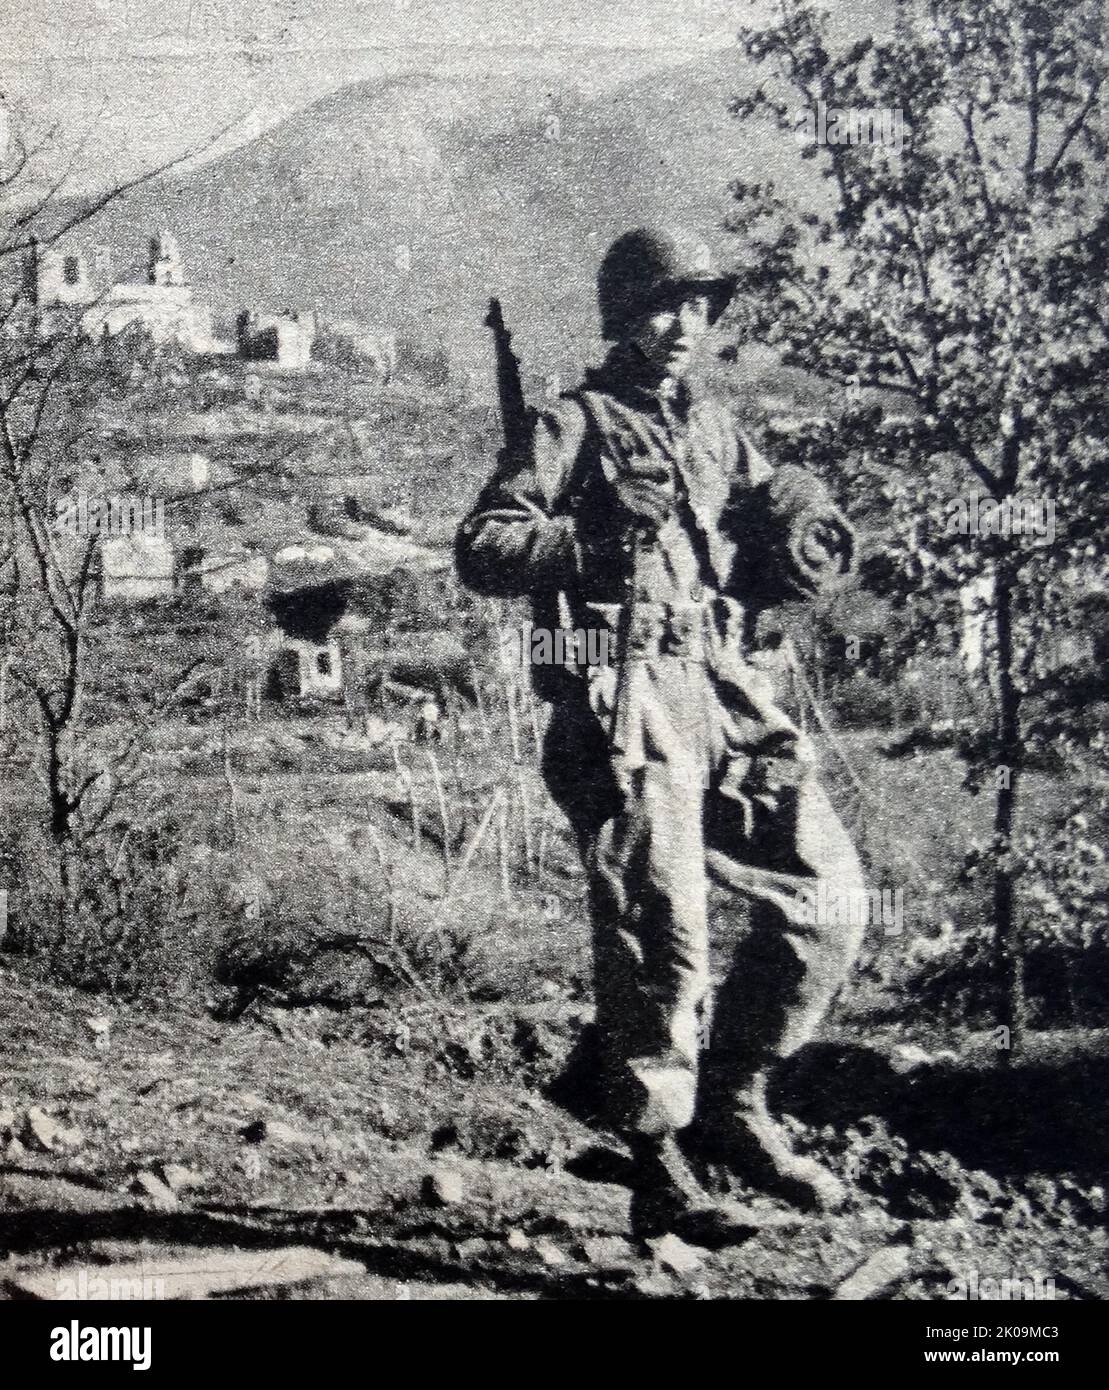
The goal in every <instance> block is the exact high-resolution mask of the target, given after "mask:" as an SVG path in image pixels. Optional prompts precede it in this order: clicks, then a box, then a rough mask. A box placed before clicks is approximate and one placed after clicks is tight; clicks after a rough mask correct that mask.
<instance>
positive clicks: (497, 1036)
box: [0, 970, 1109, 1299]
mask: <svg viewBox="0 0 1109 1390" xmlns="http://www.w3.org/2000/svg"><path fill="white" fill-rule="evenodd" d="M0 1019H2V1020H3V1021H2V1024H0V1049H2V1051H0V1250H2V1251H3V1252H4V1253H3V1256H2V1259H0V1288H2V1289H3V1290H4V1292H5V1294H6V1296H7V1297H9V1298H27V1297H32V1298H44V1297H59V1296H61V1297H66V1296H73V1290H74V1289H77V1290H80V1289H85V1290H86V1291H87V1290H88V1289H89V1288H91V1287H94V1286H95V1284H94V1282H90V1281H96V1280H101V1281H109V1280H111V1279H117V1280H119V1281H124V1282H125V1281H126V1280H127V1279H129V1278H136V1277H138V1276H139V1274H141V1275H142V1277H144V1278H146V1279H148V1280H149V1281H152V1282H151V1283H150V1285H149V1287H150V1288H151V1289H154V1290H157V1291H160V1292H161V1294H162V1295H164V1296H173V1297H249V1298H273V1297H278V1298H339V1297H342V1298H352V1297H353V1298H413V1299H419V1298H483V1299H484V1298H551V1297H556V1298H673V1297H677V1298H713V1297H727V1298H775V1299H806V1298H822V1299H823V1298H835V1297H838V1298H849V1299H854V1298H867V1297H875V1298H898V1299H906V1298H910V1299H936V1298H949V1297H951V1296H952V1295H953V1293H957V1292H958V1291H959V1290H960V1288H961V1287H962V1285H961V1284H960V1283H959V1281H964V1283H965V1284H966V1285H967V1286H968V1287H970V1288H975V1287H979V1288H981V1287H985V1288H986V1289H987V1291H988V1289H989V1285H985V1284H984V1282H983V1281H985V1280H988V1279H995V1280H1000V1279H1005V1278H1022V1279H1025V1280H1033V1281H1034V1280H1036V1279H1037V1278H1039V1279H1040V1281H1041V1282H1040V1286H1039V1287H1040V1288H1041V1289H1042V1290H1044V1291H1045V1292H1048V1293H1050V1292H1053V1293H1054V1296H1055V1297H1057V1298H1078V1299H1103V1298H1105V1297H1106V1296H1109V1281H1107V1279H1106V1273H1105V1270H1106V1242H1105V1192H1104V1188H1103V1187H1102V1186H1101V1185H1100V1182H1099V1175H1098V1173H1097V1172H1096V1171H1093V1172H1091V1171H1090V1170H1089V1163H1090V1161H1091V1160H1092V1161H1093V1163H1094V1164H1095V1167H1096V1166H1097V1165H1100V1166H1101V1171H1102V1172H1103V1171H1104V1158H1105V1152H1104V1150H1105V1144H1104V1140H1103V1139H1100V1140H1099V1139H1096V1138H1094V1137H1091V1135H1090V1133H1089V1130H1090V1127H1091V1126H1093V1127H1094V1129H1095V1130H1096V1131H1097V1133H1099V1134H1103V1133H1104V1126H1103V1124H1102V1121H1103V1120H1104V1110H1105V1088H1104V1085H1103V1081H1102V1078H1103V1077H1104V1074H1105V1072H1104V1039H1103V1038H1092V1039H1087V1040H1086V1051H1085V1053H1082V1051H1081V1049H1079V1052H1078V1053H1077V1054H1076V1052H1075V1048H1074V1045H1073V1041H1072V1042H1071V1043H1069V1044H1067V1045H1066V1047H1065V1049H1064V1050H1065V1054H1066V1055H1065V1056H1063V1057H1061V1058H1060V1057H1058V1056H1056V1055H1054V1054H1053V1053H1052V1050H1051V1046H1050V1040H1045V1041H1044V1044H1043V1047H1042V1048H1041V1054H1042V1055H1041V1056H1040V1057H1039V1059H1038V1060H1035V1059H1033V1061H1032V1062H1030V1063H1028V1064H1027V1066H1026V1069H1025V1070H1024V1071H1022V1070H1021V1067H1020V1066H1017V1067H1010V1068H1006V1069H1004V1073H1003V1074H1002V1073H999V1072H998V1069H997V1065H996V1059H993V1058H989V1057H985V1058H981V1057H978V1058H976V1057H975V1056H974V1052H973V1048H971V1049H969V1050H964V1053H963V1055H961V1056H960V1057H958V1058H956V1057H955V1056H954V1055H953V1054H952V1055H949V1056H947V1057H944V1058H937V1057H932V1056H929V1055H928V1053H927V1052H926V1051H924V1050H923V1049H921V1048H919V1047H906V1046H903V1045H899V1044H898V1043H897V1042H896V1040H895V1039H894V1038H893V1037H892V1035H891V1036H889V1037H886V1038H885V1039H871V1040H869V1041H870V1043H871V1044H873V1045H872V1046H868V1047H867V1048H866V1049H863V1048H861V1047H859V1046H858V1045H857V1044H856V1043H853V1042H852V1041H851V1040H850V1038H848V1037H846V1036H844V1037H842V1038H839V1039H836V1038H833V1039H830V1040H828V1041H826V1042H825V1043H824V1044H822V1045H821V1047H820V1048H818V1049H815V1050H814V1051H813V1053H812V1054H811V1055H810V1056H809V1057H808V1058H807V1059H803V1061H802V1063H801V1064H800V1066H799V1067H798V1068H796V1069H795V1074H794V1075H792V1077H790V1078H787V1079H786V1081H785V1082H784V1083H783V1097H784V1099H785V1101H786V1103H787V1104H788V1105H789V1108H790V1111H791V1114H792V1118H791V1119H790V1123H791V1125H792V1127H793V1129H794V1132H795V1135H796V1139H797V1142H798V1143H799V1144H800V1145H802V1146H804V1147H808V1148H811V1149H813V1150H815V1151H817V1152H819V1153H821V1154H822V1155H823V1156H824V1157H825V1158H826V1159H827V1161H828V1162H830V1163H832V1164H833V1165H835V1166H836V1167H838V1168H839V1169H840V1171H841V1172H843V1173H845V1174H846V1175H847V1176H848V1177H850V1178H851V1179H852V1180H853V1184H854V1187H855V1191H856V1194H857V1198H856V1201H855V1204H854V1206H853V1207H852V1209H851V1210H849V1211H848V1212H847V1213H845V1214H843V1215H840V1216H836V1217H822V1218H811V1217H810V1218H805V1219H803V1220H801V1221H800V1222H799V1223H795V1222H791V1221H790V1220H788V1217H789V1214H788V1213H787V1212H786V1211H785V1209H784V1208H782V1207H780V1206H775V1205H774V1204H773V1203H771V1202H768V1201H766V1200H765V1199H757V1198H754V1197H753V1196H752V1194H747V1193H743V1192H742V1191H740V1192H738V1193H737V1194H736V1195H737V1196H738V1197H739V1198H741V1199H743V1200H746V1201H748V1203H749V1206H750V1210H751V1213H752V1223H751V1226H752V1229H751V1233H750V1236H749V1238H748V1239H746V1240H745V1241H743V1242H742V1243H741V1244H739V1245H737V1246H734V1247H732V1248H729V1249H727V1250H723V1251H715V1252H712V1251H706V1250H701V1249H695V1248H693V1247H690V1246H686V1245H683V1244H682V1243H681V1242H680V1241H677V1240H676V1239H674V1238H672V1237H670V1238H666V1239H664V1240H663V1241H660V1242H654V1243H652V1244H651V1245H650V1246H641V1245H638V1244H636V1243H634V1242H633V1241H632V1240H631V1238H630V1235H629V1231H628V1189H627V1187H626V1185H625V1182H624V1179H625V1178H626V1172H625V1164H626V1158H625V1156H624V1155H623V1154H622V1153H621V1151H620V1148H619V1146H618V1145H617V1144H615V1143H612V1142H610V1141H608V1140H606V1139H604V1138H603V1137H601V1136H597V1135H594V1134H591V1133H590V1132H589V1131H587V1130H586V1129H584V1128H582V1127H581V1126H579V1125H578V1124H577V1123H576V1122H575V1121H573V1120H571V1119H569V1118H568V1117H567V1116H565V1115H564V1114H563V1113H562V1112H561V1111H560V1110H558V1109H557V1108H555V1107H554V1106H553V1105H551V1104H550V1103H549V1102H548V1101H547V1100H546V1099H545V1098H544V1095H543V1086H544V1085H545V1083H546V1082H547V1081H548V1080H549V1079H550V1077H551V1076H552V1075H553V1074H554V1072H555V1071H556V1070H557V1067H558V1065H559V1063H560V1061H561V1059H562V1057H563V1056H564V1055H565V1052H566V1049H567V1047H568V1045H569V1042H570V1040H571V1038H572V1037H573V1035H574V1032H575V1030H576V1027H577V1025H578V1024H579V1023H580V1006H577V1005H575V1004H573V1003H572V1002H571V1001H569V1000H567V999H562V998H552V999H551V1000H550V1001H549V1003H546V1004H542V1005H531V1006H520V1005H514V1006H507V1005H489V1006H479V1005H476V1004H471V1005H468V1006H466V1007H465V1008H462V1007H457V1006H456V1007H454V1008H448V1007H446V1006H441V1005H437V1004H433V1003H426V1004H420V1005H419V1006H415V1007H411V1008H409V1009H408V1010H407V1011H406V1012H394V1011H391V1010H389V1009H385V1008H381V1009H377V1010H369V1011H362V1012H361V1013H359V1012H358V1011H350V1010H347V1011H342V1012H339V1011H333V1010H324V1009H320V1008H315V1009H311V1008H308V1009H306V1008H301V1009H289V1008H277V1007H274V1006H272V1005H265V1004H258V1003H256V1004H254V1005H252V1006H251V1007H250V1008H249V1009H248V1010H247V1011H246V1012H245V1013H244V1014H243V1015H242V1016H241V1017H239V1018H238V1019H237V1020H235V1021H234V1022H224V1021H217V1020H215V1019H214V1018H211V1017H203V1016H201V1017H197V1015H196V1014H195V1013H190V1012H187V1011H185V1010H181V1011H176V1010H175V1009H174V1008H171V1007H170V1006H167V1007H166V1009H165V1010H164V1011H150V1010H147V1011H142V1012H140V1011H134V1010H130V1009H127V1008H124V1007H123V1006H109V1005H107V1004H105V1003H103V1001H101V1002H98V1001H97V1000H96V999H95V998H91V997H90V996H88V995H86V994H77V993H73V992H67V991H63V990H59V989H56V988H53V987H50V986H45V985H42V984H39V983H34V982H32V981H30V980H28V979H26V978H24V977H21V976H19V975H17V974H14V973H13V972H12V971H11V970H5V971H4V972H3V974H2V975H0ZM806 1076H807V1077H808V1079H806ZM1099 1088H1100V1089H1099ZM956 1112H958V1113H962V1114H963V1117H964V1122H963V1123H962V1124H960V1125H952V1123H951V1116H952V1114H953V1113H956ZM945 1116H946V1117H947V1127H946V1129H945V1127H944V1124H945V1121H944V1117H945ZM944 1134H948V1135H956V1136H958V1139H957V1142H956V1141H949V1142H948V1143H946V1144H944V1143H942V1142H941V1141H942V1139H943V1136H944ZM1083 1136H1085V1137H1083ZM952 1149H954V1150H956V1151H955V1152H952ZM1068 1152H1069V1153H1072V1154H1073V1153H1076V1152H1081V1153H1084V1154H1086V1155H1087V1159H1086V1160H1085V1162H1086V1168H1085V1169H1084V1170H1081V1171H1080V1170H1078V1169H1077V1168H1076V1167H1075V1165H1074V1163H1073V1162H1072V1161H1069V1160H1067V1159H1066V1158H1064V1157H1061V1155H1063V1154H1065V1153H1068ZM82 1280H83V1281H84V1282H83V1283H82V1282H81V1281H82ZM159 1280H160V1281H161V1283H160V1284H159V1283H158V1281H159ZM1048 1280H1050V1281H1053V1282H1052V1285H1048V1284H1047V1282H1046V1281H1048ZM1026 1287H1027V1288H1029V1289H1031V1287H1032V1286H1031V1285H1027V1286H1026ZM78 1296H81V1295H80V1293H78Z"/></svg>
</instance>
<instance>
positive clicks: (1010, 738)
mask: <svg viewBox="0 0 1109 1390" xmlns="http://www.w3.org/2000/svg"><path fill="white" fill-rule="evenodd" d="M994 602H995V618H996V624H997V735H998V738H997V746H998V764H999V766H998V777H997V799H996V801H995V803H994V825H993V828H994V843H995V845H996V847H997V853H998V855H999V856H1000V862H999V864H998V867H997V868H996V869H995V871H994V880H993V920H994V948H995V961H996V966H997V989H998V1011H997V1022H998V1026H999V1027H1000V1028H1005V1029H1007V1030H1008V1035H1007V1042H1008V1048H1007V1049H1005V1056H1006V1059H1008V1058H1009V1057H1011V1056H1012V1054H1013V1053H1015V1052H1018V1051H1020V1049H1021V1047H1022V1046H1023V1043H1024V1036H1025V1032H1026V1027H1027V1017H1026V1015H1027V1009H1026V999H1025V991H1024V952H1023V943H1022V941H1021V938H1020V923H1019V921H1018V919H1017V914H1016V873H1015V871H1014V869H1013V866H1012V849H1013V845H1012V836H1013V826H1014V822H1015V818H1016V807H1017V788H1018V786H1019V783H1020V756H1021V749H1020V693H1019V691H1018V690H1017V689H1016V686H1015V685H1014V682H1013V630H1012V619H1013V615H1012V589H1011V587H1010V584H1009V580H1008V578H1007V577H1005V576H1002V575H999V576H998V580H997V589H996V593H995V599H994Z"/></svg>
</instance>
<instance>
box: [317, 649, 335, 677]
mask: <svg viewBox="0 0 1109 1390" xmlns="http://www.w3.org/2000/svg"><path fill="white" fill-rule="evenodd" d="M316 670H317V671H318V672H319V673H320V675H321V676H330V675H331V653H330V652H319V653H318V654H317V656H316Z"/></svg>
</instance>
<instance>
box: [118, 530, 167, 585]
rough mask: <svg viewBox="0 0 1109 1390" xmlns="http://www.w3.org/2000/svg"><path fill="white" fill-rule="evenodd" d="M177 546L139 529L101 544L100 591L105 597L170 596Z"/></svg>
mask: <svg viewBox="0 0 1109 1390" xmlns="http://www.w3.org/2000/svg"><path fill="white" fill-rule="evenodd" d="M174 581H175V571H174V556H173V546H172V545H171V544H170V543H169V541H167V540H166V539H165V538H164V537H162V536H151V535H149V534H148V533H146V532H143V531H135V532H133V533H132V534H131V535H129V536H110V537H108V538H107V539H105V540H103V541H102V542H101V544H100V593H101V597H102V598H105V599H124V600H127V599H145V598H166V597H169V596H170V595H171V594H172V593H173V590H174Z"/></svg>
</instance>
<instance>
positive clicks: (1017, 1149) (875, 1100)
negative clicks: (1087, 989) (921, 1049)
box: [774, 1042, 1109, 1181]
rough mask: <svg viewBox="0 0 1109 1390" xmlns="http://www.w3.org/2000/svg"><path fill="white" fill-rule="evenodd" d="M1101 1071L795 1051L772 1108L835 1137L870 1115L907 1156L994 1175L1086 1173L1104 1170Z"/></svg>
mask: <svg viewBox="0 0 1109 1390" xmlns="http://www.w3.org/2000/svg"><path fill="white" fill-rule="evenodd" d="M1107 1076H1109V1071H1107V1069H1106V1061H1105V1058H1104V1057H1103V1056H1099V1055H1096V1054H1095V1053H1092V1052H1086V1053H1084V1054H1077V1055H1075V1054H1072V1055H1070V1056H1066V1055H1062V1056H1055V1057H1053V1058H1051V1059H1050V1060H1043V1059H1041V1060H1038V1061H1027V1062H1019V1061H1014V1062H1012V1063H1010V1064H1005V1063H1004V1062H996V1063H995V1064H993V1065H987V1064H979V1065H967V1064H962V1065H961V1064H959V1063H953V1062H942V1063H939V1064H933V1065H922V1066H918V1067H915V1068H914V1069H913V1070H911V1071H908V1072H906V1073H904V1074H902V1073H899V1072H898V1071H897V1070H895V1069H894V1067H893V1066H892V1065H891V1064H890V1062H889V1060H888V1059H887V1058H886V1057H885V1056H883V1055H882V1054H880V1053H878V1052H876V1051H874V1050H872V1049H870V1048H865V1047H859V1046H853V1045H851V1044H847V1043H835V1042H824V1043H814V1044H810V1045H809V1046H808V1047H806V1048H804V1049H802V1051H801V1052H800V1053H798V1054H797V1056H796V1057H795V1058H794V1059H792V1060H791V1062H790V1063H789V1064H787V1066H786V1067H783V1068H782V1071H781V1074H780V1075H779V1077H778V1078H777V1081H776V1085H775V1095H774V1101H775V1105H776V1107H781V1108H782V1109H784V1110H785V1111H787V1112H789V1113H790V1114H793V1115H796V1116H797V1118H798V1119H800V1120H802V1121H804V1122H805V1123H806V1124H808V1125H812V1126H814V1127H815V1128H821V1127H823V1126H824V1125H831V1126H833V1127H834V1128H835V1129H837V1130H840V1131H842V1130H843V1129H845V1128H847V1127H848V1126H850V1125H852V1124H853V1123H855V1122H856V1121H858V1120H860V1119H862V1118H863V1117H864V1116H868V1115H869V1116H878V1117H880V1118H881V1119H882V1120H884V1121H885V1123H886V1125H887V1127H888V1128H889V1129H890V1130H891V1131H892V1132H895V1133H897V1134H900V1135H901V1136H902V1137H903V1138H904V1140H905V1141H906V1143H908V1144H909V1146H910V1147H911V1148H913V1149H916V1150H918V1151H925V1152H933V1153H935V1152H943V1151H946V1152H948V1153H950V1154H952V1155H953V1156H954V1157H955V1158H957V1159H958V1160H959V1161H960V1162H961V1163H962V1164H963V1165H964V1166H966V1167H970V1168H981V1169H985V1170H986V1171H988V1172H991V1173H993V1174H995V1175H996V1176H998V1177H1003V1176H1014V1177H1015V1176H1021V1175H1026V1174H1030V1173H1044V1174H1050V1173H1061V1172H1066V1173H1070V1174H1079V1175H1081V1174H1086V1175H1089V1176H1090V1177H1091V1178H1093V1179H1095V1180H1097V1181H1101V1180H1102V1179H1103V1177H1104V1173H1105V1168H1106V1163H1107V1162H1109V1084H1107V1080H1106V1078H1107Z"/></svg>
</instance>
